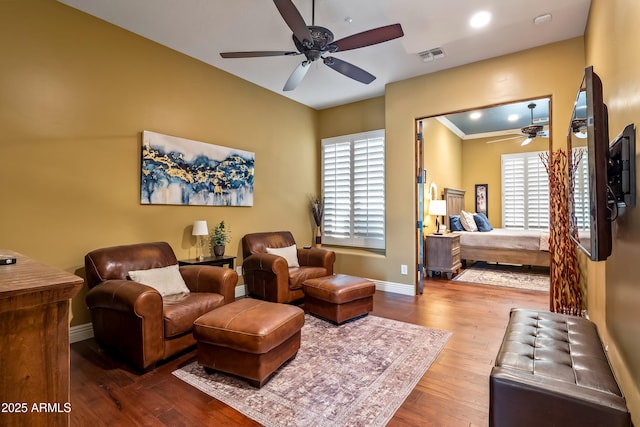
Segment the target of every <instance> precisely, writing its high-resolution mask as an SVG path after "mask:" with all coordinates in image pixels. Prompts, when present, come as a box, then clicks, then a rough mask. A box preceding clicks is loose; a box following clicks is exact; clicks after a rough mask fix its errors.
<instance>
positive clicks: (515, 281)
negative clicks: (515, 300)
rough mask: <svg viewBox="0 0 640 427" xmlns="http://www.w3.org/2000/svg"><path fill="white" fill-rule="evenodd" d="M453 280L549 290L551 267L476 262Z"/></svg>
mask: <svg viewBox="0 0 640 427" xmlns="http://www.w3.org/2000/svg"><path fill="white" fill-rule="evenodd" d="M453 280H455V281H458V282H469V283H479V284H482V285H494V286H506V287H509V288H518V289H528V290H534V291H545V292H549V267H528V266H524V265H505V264H490V263H486V262H476V263H474V264H473V265H472V266H471V267H469V268H466V269H465V270H464V271H463V272H462V273H460V274H459V275H457V276H456V277H455V278H454V279H453Z"/></svg>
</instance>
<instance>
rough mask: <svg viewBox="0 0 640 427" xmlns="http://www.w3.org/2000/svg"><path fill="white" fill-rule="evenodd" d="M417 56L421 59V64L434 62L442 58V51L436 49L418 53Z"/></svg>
mask: <svg viewBox="0 0 640 427" xmlns="http://www.w3.org/2000/svg"><path fill="white" fill-rule="evenodd" d="M418 56H420V58H422V61H423V62H429V61H435V60H436V59H442V58H444V50H442V48H441V47H436V48H433V49H429V50H425V51H424V52H420V53H418Z"/></svg>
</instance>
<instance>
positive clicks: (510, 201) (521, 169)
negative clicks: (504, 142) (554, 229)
mask: <svg viewBox="0 0 640 427" xmlns="http://www.w3.org/2000/svg"><path fill="white" fill-rule="evenodd" d="M502 224H503V227H504V228H512V229H525V230H526V229H536V230H548V229H549V176H548V174H547V171H546V169H545V167H544V164H543V163H542V160H541V159H540V153H518V154H503V155H502Z"/></svg>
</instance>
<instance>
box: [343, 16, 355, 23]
mask: <svg viewBox="0 0 640 427" xmlns="http://www.w3.org/2000/svg"><path fill="white" fill-rule="evenodd" d="M344 22H346V23H347V24H351V23H352V22H353V18H352V17H350V16H347V17H346V18H344Z"/></svg>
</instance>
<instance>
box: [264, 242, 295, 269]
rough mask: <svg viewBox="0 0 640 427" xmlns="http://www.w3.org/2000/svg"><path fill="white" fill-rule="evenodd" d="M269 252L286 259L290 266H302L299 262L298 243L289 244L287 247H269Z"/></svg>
mask: <svg viewBox="0 0 640 427" xmlns="http://www.w3.org/2000/svg"><path fill="white" fill-rule="evenodd" d="M267 253H268V254H273V255H278V256H281V257H282V258H284V259H286V260H287V264H289V268H291V267H300V263H298V248H296V245H291V246H287V247H286V248H267Z"/></svg>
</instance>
